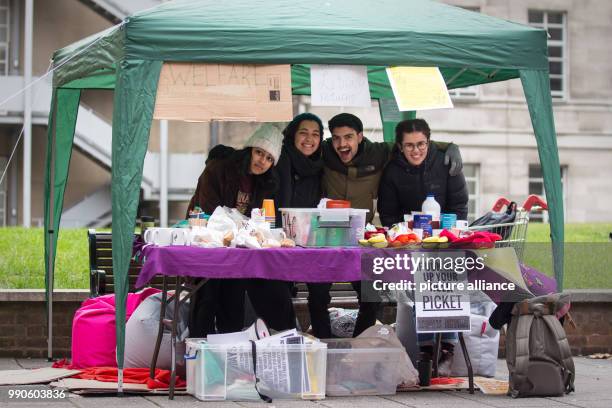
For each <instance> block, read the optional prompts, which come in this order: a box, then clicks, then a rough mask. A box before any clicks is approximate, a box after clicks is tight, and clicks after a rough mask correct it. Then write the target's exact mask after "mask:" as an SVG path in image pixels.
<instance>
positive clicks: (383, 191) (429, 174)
mask: <svg viewBox="0 0 612 408" xmlns="http://www.w3.org/2000/svg"><path fill="white" fill-rule="evenodd" d="M448 171H449V166H447V165H444V152H442V151H440V150H439V149H438V148H437V147H436V145H435V144H434V143H429V151H428V152H427V157H426V158H425V161H424V162H423V163H421V165H419V166H413V165H411V164H410V163H408V161H407V160H406V158H405V157H404V155H403V154H402V152H400V151H399V150H397V149H395V151H394V153H393V159H392V160H391V161H390V162H389V164H388V165H387V167H386V168H385V170H384V172H383V175H382V178H381V180H380V186H379V189H378V213H379V215H380V221H381V223H382V225H384V226H391V225H393V224H396V223H398V222H401V221H404V214H410V213H411V212H412V211H421V206H422V204H423V201H425V199H426V198H427V194H428V193H429V194H434V195H435V198H436V201H437V202H438V204H440V208H441V212H442V213H452V214H457V219H460V220H465V219H467V212H468V189H467V184H466V182H465V177H464V176H463V173H460V174H458V175H457V176H450V175H449V174H448Z"/></svg>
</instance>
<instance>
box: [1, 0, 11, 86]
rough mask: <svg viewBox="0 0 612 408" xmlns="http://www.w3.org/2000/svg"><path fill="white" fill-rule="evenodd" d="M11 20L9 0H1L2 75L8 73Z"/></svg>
mask: <svg viewBox="0 0 612 408" xmlns="http://www.w3.org/2000/svg"><path fill="white" fill-rule="evenodd" d="M10 21H11V20H10V8H9V0H0V75H8V69H9V33H10V28H11V27H10Z"/></svg>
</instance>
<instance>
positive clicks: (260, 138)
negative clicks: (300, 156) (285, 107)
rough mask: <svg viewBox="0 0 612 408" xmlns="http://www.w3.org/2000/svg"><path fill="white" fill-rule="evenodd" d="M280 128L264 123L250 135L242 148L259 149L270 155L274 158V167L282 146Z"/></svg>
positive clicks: (276, 125) (274, 124) (277, 125)
mask: <svg viewBox="0 0 612 408" xmlns="http://www.w3.org/2000/svg"><path fill="white" fill-rule="evenodd" d="M281 132H282V127H281V126H280V125H279V124H276V123H264V124H263V125H261V126H260V127H258V128H257V130H256V131H255V133H253V135H251V137H250V138H249V140H247V142H246V143H245V144H244V147H259V148H260V149H263V150H265V151H266V152H268V153H270V155H271V156H272V157H273V158H274V165H275V166H276V164H277V163H278V158H279V157H280V154H281V148H282V146H283V134H282V133H281Z"/></svg>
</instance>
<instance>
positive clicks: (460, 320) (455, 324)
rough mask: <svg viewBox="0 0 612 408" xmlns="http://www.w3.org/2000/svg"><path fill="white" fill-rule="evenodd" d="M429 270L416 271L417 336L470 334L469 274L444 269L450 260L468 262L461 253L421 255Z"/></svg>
mask: <svg viewBox="0 0 612 408" xmlns="http://www.w3.org/2000/svg"><path fill="white" fill-rule="evenodd" d="M421 254H422V255H423V263H422V265H427V266H426V267H421V268H419V269H417V270H416V271H415V273H414V282H415V284H416V286H417V288H418V289H417V291H416V293H415V312H416V331H417V333H440V332H459V331H468V332H469V331H470V329H471V326H470V296H469V292H468V290H467V289H466V288H467V283H468V281H467V273H466V272H463V273H457V272H456V271H454V270H452V269H446V268H441V267H440V266H441V265H443V264H444V263H445V262H448V260H449V259H451V258H455V259H460V258H465V253H464V252H461V251H452V252H422V253H421Z"/></svg>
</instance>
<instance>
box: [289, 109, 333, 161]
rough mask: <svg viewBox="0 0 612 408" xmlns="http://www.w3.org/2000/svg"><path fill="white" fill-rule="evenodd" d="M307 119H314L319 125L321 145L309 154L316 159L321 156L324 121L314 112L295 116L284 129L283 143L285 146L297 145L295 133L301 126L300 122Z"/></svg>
mask: <svg viewBox="0 0 612 408" xmlns="http://www.w3.org/2000/svg"><path fill="white" fill-rule="evenodd" d="M305 120H312V121H313V122H316V123H317V125H319V147H318V148H317V150H315V152H314V153H313V154H311V155H310V156H309V157H310V158H311V159H313V160H316V159H317V158H319V157H321V144H322V143H323V122H322V121H321V118H319V117H318V116H317V115H315V114H313V113H309V112H305V113H300V114H299V115H297V116H296V117H294V118H293V120H292V121H291V122H289V124H288V125H287V127H286V128H285V130H283V136H284V138H283V144H284V145H285V146H295V134H296V133H297V131H298V128H299V127H300V123H302V122H303V121H305Z"/></svg>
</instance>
